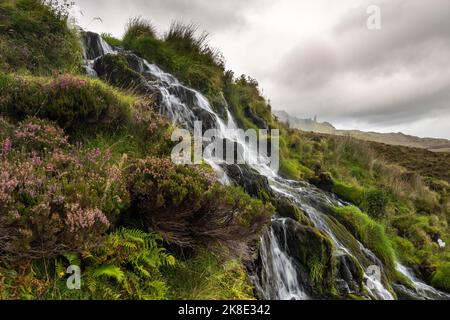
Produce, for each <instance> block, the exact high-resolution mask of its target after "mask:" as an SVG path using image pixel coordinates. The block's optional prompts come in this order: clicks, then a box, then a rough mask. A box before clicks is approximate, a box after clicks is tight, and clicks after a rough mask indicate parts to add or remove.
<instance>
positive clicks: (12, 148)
mask: <svg viewBox="0 0 450 320" xmlns="http://www.w3.org/2000/svg"><path fill="white" fill-rule="evenodd" d="M5 141H6V143H5ZM11 141H12V144H11V143H10V142H11ZM5 146H6V147H5ZM6 150H7V151H8V152H9V155H8V157H3V156H2V157H0V234H1V235H2V239H4V241H2V242H1V243H0V260H2V259H8V260H14V259H15V258H28V259H34V258H40V257H42V256H47V257H52V256H55V255H58V254H62V253H64V252H68V251H73V252H77V251H79V252H81V251H84V250H86V249H88V248H89V247H95V246H97V245H99V244H100V243H101V239H102V237H103V235H104V234H105V232H106V231H107V230H108V229H109V228H110V226H111V223H112V222H114V220H116V219H117V215H118V213H120V211H121V210H122V209H123V208H124V207H125V206H126V205H127V203H128V193H127V190H126V185H125V179H124V177H123V172H122V171H123V169H122V168H123V167H124V166H125V163H124V162H125V161H126V157H123V159H122V161H121V162H120V163H118V164H116V163H114V162H113V160H112V156H111V152H110V151H109V150H100V149H93V150H88V151H85V150H83V149H82V148H81V147H80V146H77V147H74V146H71V145H69V143H68V142H67V139H66V137H65V136H64V134H63V131H62V130H61V129H59V128H57V127H54V126H52V125H51V124H50V123H47V122H43V121H41V120H36V119H32V120H29V121H25V122H23V123H20V124H19V125H18V126H17V128H15V130H13V131H11V136H10V137H7V138H6V139H5V140H4V142H3V143H2V154H6V152H5V151H6Z"/></svg>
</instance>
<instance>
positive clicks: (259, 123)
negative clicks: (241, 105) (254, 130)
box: [244, 107, 269, 129]
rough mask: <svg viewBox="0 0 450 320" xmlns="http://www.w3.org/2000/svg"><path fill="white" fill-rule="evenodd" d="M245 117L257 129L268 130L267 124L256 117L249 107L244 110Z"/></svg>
mask: <svg viewBox="0 0 450 320" xmlns="http://www.w3.org/2000/svg"><path fill="white" fill-rule="evenodd" d="M244 113H245V116H246V117H247V118H249V119H250V121H251V122H253V123H254V124H255V125H256V126H257V127H258V128H259V129H268V128H269V126H268V125H267V122H266V121H265V120H264V119H263V118H261V117H260V116H258V115H257V114H256V113H255V112H253V110H252V109H251V108H250V107H246V108H245V110H244Z"/></svg>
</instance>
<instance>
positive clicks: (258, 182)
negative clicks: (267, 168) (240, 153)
mask: <svg viewBox="0 0 450 320" xmlns="http://www.w3.org/2000/svg"><path fill="white" fill-rule="evenodd" d="M224 169H225V172H226V173H227V175H228V176H229V177H230V178H231V179H232V180H233V181H235V182H236V184H238V185H239V186H241V187H242V188H243V189H244V190H245V191H246V192H247V193H248V194H249V195H251V196H252V197H256V198H259V199H261V200H265V201H270V200H271V199H272V198H273V197H274V194H273V191H272V190H271V188H270V185H269V181H268V180H267V178H266V177H264V176H262V175H260V174H259V173H258V172H256V171H255V170H254V169H252V168H251V167H249V166H248V165H237V164H232V165H225V166H224Z"/></svg>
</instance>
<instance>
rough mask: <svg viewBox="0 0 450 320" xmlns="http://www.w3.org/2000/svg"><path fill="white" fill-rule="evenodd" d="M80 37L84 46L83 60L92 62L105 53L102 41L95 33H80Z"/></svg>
mask: <svg viewBox="0 0 450 320" xmlns="http://www.w3.org/2000/svg"><path fill="white" fill-rule="evenodd" d="M81 37H82V40H83V42H84V44H85V49H84V55H85V59H87V60H94V59H96V58H98V57H100V56H102V55H104V54H105V53H106V52H105V50H104V49H103V46H102V39H101V37H100V35H98V34H97V33H94V32H90V31H88V32H82V33H81Z"/></svg>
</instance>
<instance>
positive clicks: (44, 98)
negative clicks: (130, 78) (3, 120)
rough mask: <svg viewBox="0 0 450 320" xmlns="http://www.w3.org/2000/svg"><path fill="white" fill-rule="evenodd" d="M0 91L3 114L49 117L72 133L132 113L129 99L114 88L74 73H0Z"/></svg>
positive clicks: (109, 125) (116, 122) (112, 123)
mask: <svg viewBox="0 0 450 320" xmlns="http://www.w3.org/2000/svg"><path fill="white" fill-rule="evenodd" d="M0 91H1V92H2V99H1V100H0V113H1V114H4V115H7V116H9V117H11V118H14V119H17V120H22V119H25V118H26V117H28V116H35V117H39V118H45V119H49V120H52V121H55V122H57V123H58V125H60V126H61V127H62V128H64V129H66V130H68V131H69V132H71V133H74V132H75V131H77V130H80V131H83V130H82V129H84V130H90V131H92V130H93V128H96V129H94V130H98V129H99V128H103V129H115V128H118V127H120V126H121V125H123V124H124V123H125V122H126V121H127V119H128V118H129V113H130V107H129V104H128V103H127V101H123V99H121V98H120V96H119V95H118V94H117V93H116V92H115V91H114V90H113V89H111V88H109V87H108V86H106V85H104V84H102V83H100V82H98V81H94V80H88V79H84V78H80V77H75V76H71V75H62V76H58V77H56V78H52V79H47V78H31V77H19V76H10V75H3V76H1V75H0Z"/></svg>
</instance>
